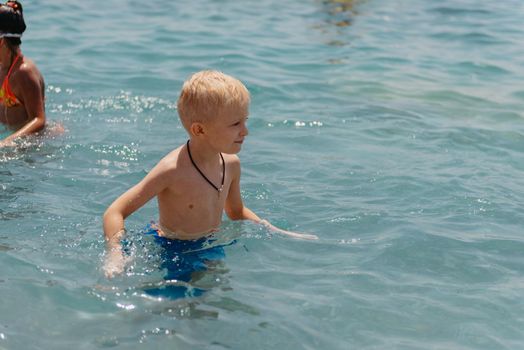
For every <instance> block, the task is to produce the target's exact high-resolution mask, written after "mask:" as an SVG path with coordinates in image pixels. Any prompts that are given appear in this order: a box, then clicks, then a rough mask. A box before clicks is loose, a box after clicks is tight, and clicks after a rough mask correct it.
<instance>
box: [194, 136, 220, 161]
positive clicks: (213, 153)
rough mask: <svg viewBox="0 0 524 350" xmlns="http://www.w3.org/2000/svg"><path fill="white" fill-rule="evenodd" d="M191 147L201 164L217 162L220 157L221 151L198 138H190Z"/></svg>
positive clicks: (195, 157) (195, 158)
mask: <svg viewBox="0 0 524 350" xmlns="http://www.w3.org/2000/svg"><path fill="white" fill-rule="evenodd" d="M189 147H190V148H191V155H192V157H193V159H194V160H195V161H196V162H198V163H199V164H210V163H215V162H217V160H219V159H220V152H218V151H217V150H215V149H214V148H212V147H210V146H209V144H207V143H205V142H201V141H200V140H198V139H194V138H192V139H189Z"/></svg>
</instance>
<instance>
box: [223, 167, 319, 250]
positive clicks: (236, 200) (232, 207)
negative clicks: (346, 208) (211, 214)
mask: <svg viewBox="0 0 524 350" xmlns="http://www.w3.org/2000/svg"><path fill="white" fill-rule="evenodd" d="M231 168H232V173H233V179H232V182H231V186H230V188H229V193H228V195H227V199H226V204H225V207H224V209H225V211H226V214H227V216H228V217H229V218H230V219H231V220H251V221H254V222H256V223H257V224H261V225H264V226H265V227H267V228H268V229H270V230H271V231H274V232H278V233H281V234H283V235H286V236H289V237H293V238H298V239H309V240H315V239H318V237H317V236H315V235H311V234H304V233H297V232H291V231H286V230H282V229H280V228H278V227H276V226H273V225H272V224H271V223H270V222H269V221H267V220H262V219H260V218H259V217H258V215H257V214H255V213H254V212H253V211H251V209H249V208H248V207H245V206H244V203H243V202H242V196H241V193H240V161H239V160H238V158H236V160H235V162H233V164H232V166H231Z"/></svg>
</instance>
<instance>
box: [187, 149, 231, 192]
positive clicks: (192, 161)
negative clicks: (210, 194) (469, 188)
mask: <svg viewBox="0 0 524 350" xmlns="http://www.w3.org/2000/svg"><path fill="white" fill-rule="evenodd" d="M186 145H187V154H189V159H191V163H193V166H194V167H195V169H196V170H197V171H198V172H199V173H200V175H202V177H203V178H204V179H205V180H206V181H207V183H208V184H210V185H211V186H213V188H214V189H215V190H217V192H218V195H219V196H220V192H222V189H223V188H224V178H225V177H226V162H224V156H222V153H220V158H221V159H222V184H221V185H220V187H217V186H215V184H214V183H212V182H211V180H209V179H208V178H207V176H206V175H204V173H203V172H202V170H200V169H199V168H198V166H197V165H196V164H195V161H194V160H193V157H192V156H191V150H190V149H189V140H187V143H186Z"/></svg>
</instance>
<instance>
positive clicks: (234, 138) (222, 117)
mask: <svg viewBox="0 0 524 350" xmlns="http://www.w3.org/2000/svg"><path fill="white" fill-rule="evenodd" d="M248 115H249V106H248V105H247V104H246V105H245V106H234V107H230V108H227V109H222V110H220V111H219V113H218V115H217V116H216V118H215V119H214V120H213V121H210V122H207V123H205V128H206V135H207V138H208V142H209V143H210V144H211V145H213V146H214V147H215V148H216V149H217V150H218V151H219V152H222V153H227V154H236V153H238V152H240V149H241V148H242V143H243V142H244V138H245V137H246V136H247V135H248V134H249V131H248V130H247V119H248Z"/></svg>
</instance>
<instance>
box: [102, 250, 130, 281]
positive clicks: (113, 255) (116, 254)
mask: <svg viewBox="0 0 524 350" xmlns="http://www.w3.org/2000/svg"><path fill="white" fill-rule="evenodd" d="M126 261H127V259H126V258H125V257H124V255H123V254H122V251H121V250H120V249H111V250H108V251H107V253H106V261H105V263H104V274H105V275H106V278H113V277H115V276H116V275H119V274H121V273H122V272H124V267H125V265H126Z"/></svg>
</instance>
